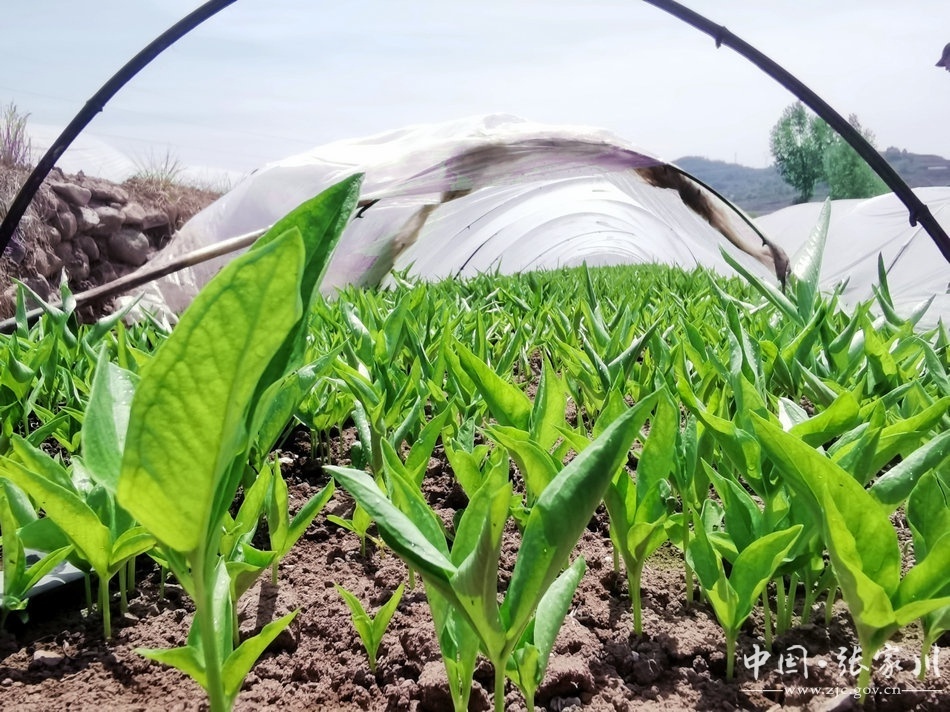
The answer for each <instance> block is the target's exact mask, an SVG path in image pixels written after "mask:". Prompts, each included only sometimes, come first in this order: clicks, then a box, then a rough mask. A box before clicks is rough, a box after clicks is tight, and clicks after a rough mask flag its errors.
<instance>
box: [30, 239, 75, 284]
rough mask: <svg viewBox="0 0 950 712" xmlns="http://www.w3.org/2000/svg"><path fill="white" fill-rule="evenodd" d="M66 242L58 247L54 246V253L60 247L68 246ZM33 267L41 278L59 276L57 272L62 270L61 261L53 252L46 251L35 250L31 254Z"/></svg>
mask: <svg viewBox="0 0 950 712" xmlns="http://www.w3.org/2000/svg"><path fill="white" fill-rule="evenodd" d="M68 244H69V243H68V242H61V243H59V245H54V246H53V250H54V251H55V250H56V249H57V248H59V247H60V246H61V245H68ZM33 265H34V267H35V268H36V273H37V274H39V275H40V276H42V277H54V276H56V275H57V274H59V271H60V270H61V269H62V268H63V261H62V260H61V259H60V258H59V257H58V256H57V255H56V254H55V252H53V253H51V252H47V251H46V250H36V252H34V253H33Z"/></svg>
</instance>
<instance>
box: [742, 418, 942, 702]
mask: <svg viewBox="0 0 950 712" xmlns="http://www.w3.org/2000/svg"><path fill="white" fill-rule="evenodd" d="M754 422H755V430H756V434H757V435H758V436H759V439H760V441H761V443H762V447H763V449H764V451H765V452H766V453H767V454H768V456H769V458H770V459H771V460H772V461H773V462H774V463H775V465H776V466H777V467H778V468H779V469H780V470H781V472H782V473H783V474H784V475H785V477H786V479H787V481H788V482H789V484H790V486H791V487H792V488H793V489H794V490H795V491H796V492H798V493H799V495H800V496H801V497H802V498H803V499H804V500H805V501H806V502H807V503H808V505H809V506H810V507H811V509H812V510H813V512H814V513H815V516H816V518H817V519H820V521H821V522H822V533H823V537H824V541H825V546H826V547H827V550H828V554H829V556H830V558H831V565H832V566H833V567H834V571H835V576H836V578H837V580H838V584H839V586H840V588H841V593H842V596H843V597H844V600H845V602H846V603H847V605H848V609H849V611H850V613H851V617H852V619H853V621H854V627H855V629H856V630H857V634H858V640H859V641H860V643H861V665H862V668H861V672H860V674H859V676H858V687H859V688H860V689H861V690H862V691H863V690H866V689H867V686H868V682H869V681H870V678H871V665H872V662H873V660H874V656H875V655H876V654H877V652H878V650H879V649H880V648H881V647H882V646H883V645H884V643H885V642H887V640H888V639H890V637H891V636H893V635H894V634H895V633H896V632H897V631H898V630H900V628H901V627H903V626H904V625H906V624H908V623H909V622H911V621H912V620H915V619H917V618H921V617H923V616H926V615H928V614H929V613H932V612H934V611H937V610H939V609H941V608H943V607H945V606H948V605H950V596H947V595H944V594H943V591H944V587H945V586H946V571H947V570H948V568H950V547H947V546H941V547H938V548H936V549H934V550H932V551H930V552H929V554H928V556H927V557H926V558H925V559H924V560H923V561H921V562H919V563H918V564H917V565H916V566H914V567H913V568H912V569H911V570H910V571H908V572H907V575H906V576H904V577H903V579H902V578H901V575H900V573H901V557H900V548H899V546H898V542H897V533H896V532H895V531H894V528H893V527H892V526H891V523H890V521H889V520H888V518H887V513H886V510H885V509H884V508H883V507H882V506H881V505H880V504H878V502H877V501H876V500H875V499H874V497H873V496H872V495H871V494H869V493H868V492H867V490H865V489H864V488H863V487H862V486H861V485H860V484H859V483H858V481H857V480H855V479H854V478H853V477H852V476H851V475H849V474H848V473H847V472H845V471H844V470H842V469H841V467H839V466H838V465H837V464H835V463H834V462H833V461H832V460H830V459H829V458H828V457H826V456H824V455H823V454H821V453H820V452H818V451H817V450H815V449H814V448H811V447H809V446H808V445H807V444H805V443H804V442H802V441H801V440H799V439H798V438H796V437H795V436H793V435H790V434H789V433H786V432H784V431H783V430H782V429H781V428H778V427H776V426H775V425H773V424H771V423H769V422H768V421H766V420H764V419H761V418H757V417H754ZM859 542H860V543H859ZM862 699H863V697H862Z"/></svg>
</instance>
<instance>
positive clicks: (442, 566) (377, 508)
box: [324, 467, 456, 586]
mask: <svg viewBox="0 0 950 712" xmlns="http://www.w3.org/2000/svg"><path fill="white" fill-rule="evenodd" d="M324 469H325V470H326V471H327V472H328V473H329V474H330V475H331V476H332V477H333V478H334V479H335V480H336V481H337V482H339V483H340V484H341V485H343V487H344V488H346V491H347V492H349V493H350V495H352V497H353V499H355V500H356V501H357V502H358V503H359V505H360V506H361V507H363V509H365V510H366V511H367V512H368V513H369V514H370V516H371V517H372V518H373V519H374V520H375V522H376V526H377V528H378V529H379V531H380V534H382V536H383V539H384V540H385V541H386V543H387V544H388V545H389V546H390V547H391V548H392V550H393V551H395V552H396V553H397V554H398V555H399V556H400V558H403V559H404V560H405V561H406V562H407V563H409V564H410V565H411V566H413V567H415V568H416V569H418V570H419V571H421V572H422V573H423V574H424V575H428V576H431V577H433V578H434V579H435V580H436V582H437V583H438V582H441V583H442V585H443V586H448V582H449V580H450V579H451V577H452V576H453V575H454V574H455V572H456V567H455V565H454V564H453V563H452V562H451V561H450V560H449V558H448V557H447V556H446V555H445V553H443V552H442V551H440V550H439V549H438V548H437V547H436V546H435V545H434V544H432V543H431V542H430V541H429V539H428V538H427V537H426V535H424V534H423V533H422V531H420V529H419V527H417V526H416V524H415V523H414V522H413V521H412V520H411V519H410V518H409V517H408V516H406V515H405V514H403V513H402V512H401V511H399V510H398V509H397V508H396V507H395V506H394V505H393V503H392V502H391V501H390V500H389V498H388V497H387V496H386V495H385V494H384V493H383V492H382V491H381V490H380V489H379V487H377V486H376V483H375V482H374V481H373V478H372V477H370V476H369V475H368V474H366V473H365V472H363V471H361V470H354V469H352V468H346V467H326V468H324ZM443 546H444V544H443Z"/></svg>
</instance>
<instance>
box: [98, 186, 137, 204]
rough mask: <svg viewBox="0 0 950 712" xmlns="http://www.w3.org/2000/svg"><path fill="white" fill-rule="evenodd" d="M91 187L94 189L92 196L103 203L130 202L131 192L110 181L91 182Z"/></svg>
mask: <svg viewBox="0 0 950 712" xmlns="http://www.w3.org/2000/svg"><path fill="white" fill-rule="evenodd" d="M89 189H90V190H91V191H92V197H93V198H94V199H96V200H98V201H100V202H102V203H120V204H122V205H125V204H126V203H127V202H129V194H128V192H127V191H126V190H125V188H120V187H119V186H117V185H111V184H109V183H99V182H95V183H90V184H89Z"/></svg>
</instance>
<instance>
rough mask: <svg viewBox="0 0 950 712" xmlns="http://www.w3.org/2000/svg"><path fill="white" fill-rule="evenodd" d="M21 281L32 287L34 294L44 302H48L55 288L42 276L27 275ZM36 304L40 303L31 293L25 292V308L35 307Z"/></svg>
mask: <svg viewBox="0 0 950 712" xmlns="http://www.w3.org/2000/svg"><path fill="white" fill-rule="evenodd" d="M22 281H23V284H24V285H26V286H27V287H29V288H30V289H32V290H33V292H34V294H36V296H37V297H39V298H40V299H42V300H43V301H44V302H48V301H49V299H50V296H51V295H52V294H54V293H55V292H56V290H55V289H53V285H51V284H50V283H49V282H48V281H47V280H46V279H44V278H43V277H27V278H26V279H24V280H22ZM38 306H40V303H39V302H37V301H36V299H35V298H34V297H33V295H32V294H30V293H29V292H27V293H26V308H27V309H35V308H36V307H38Z"/></svg>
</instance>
